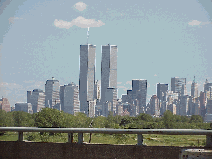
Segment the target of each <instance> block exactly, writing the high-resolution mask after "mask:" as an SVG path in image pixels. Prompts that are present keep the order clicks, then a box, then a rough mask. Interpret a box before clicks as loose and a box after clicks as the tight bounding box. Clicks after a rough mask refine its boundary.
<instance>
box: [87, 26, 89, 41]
mask: <svg viewBox="0 0 212 159" xmlns="http://www.w3.org/2000/svg"><path fill="white" fill-rule="evenodd" d="M88 38H89V27H88V31H87V44H88Z"/></svg>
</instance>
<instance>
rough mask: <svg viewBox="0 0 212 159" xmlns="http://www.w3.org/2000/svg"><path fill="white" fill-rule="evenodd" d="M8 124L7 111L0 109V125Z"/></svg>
mask: <svg viewBox="0 0 212 159" xmlns="http://www.w3.org/2000/svg"><path fill="white" fill-rule="evenodd" d="M5 126H8V123H7V112H6V111H4V110H0V127H5Z"/></svg>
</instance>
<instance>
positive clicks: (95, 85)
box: [94, 80, 100, 100]
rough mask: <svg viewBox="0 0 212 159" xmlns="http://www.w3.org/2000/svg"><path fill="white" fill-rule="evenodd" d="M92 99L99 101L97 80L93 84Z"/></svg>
mask: <svg viewBox="0 0 212 159" xmlns="http://www.w3.org/2000/svg"><path fill="white" fill-rule="evenodd" d="M94 99H97V100H100V82H99V81H98V80H96V81H95V84H94Z"/></svg>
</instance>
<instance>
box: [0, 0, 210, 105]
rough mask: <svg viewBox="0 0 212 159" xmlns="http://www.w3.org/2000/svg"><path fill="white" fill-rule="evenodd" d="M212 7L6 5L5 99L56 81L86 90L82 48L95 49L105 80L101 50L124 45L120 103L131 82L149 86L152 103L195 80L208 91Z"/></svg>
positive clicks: (2, 31) (2, 45) (0, 20)
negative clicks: (166, 90) (163, 88)
mask: <svg viewBox="0 0 212 159" xmlns="http://www.w3.org/2000/svg"><path fill="white" fill-rule="evenodd" d="M211 8H212V2H211V0H199V1H198V0H186V1H185V0H178V1H174V0H160V1H158V0H149V1H141V0H132V1H125V0H123V1H120V2H119V1H111V0H108V1H97V0H92V1H69V0H54V1H52V0H51V1H50V0H46V1H41V0H40V1H30V0H18V1H15V0H3V1H1V2H0V56H1V57H0V84H1V85H0V86H1V87H0V95H1V96H4V97H7V98H8V99H9V101H10V103H11V106H14V104H15V103H16V102H26V91H27V90H33V89H36V88H40V89H43V90H44V86H45V82H46V80H48V79H51V77H52V76H53V77H55V79H58V80H59V81H60V84H61V85H64V84H68V83H70V82H74V83H76V84H78V83H79V53H80V50H79V48H80V45H81V44H85V43H86V42H87V27H90V29H89V34H90V36H89V43H92V44H94V45H96V79H98V80H101V45H106V44H108V43H110V44H111V45H118V65H117V67H118V96H119V97H121V95H122V94H126V90H127V89H131V80H132V79H147V82H148V90H147V94H148V95H147V98H148V99H149V98H150V97H151V96H152V94H156V83H159V82H160V83H168V84H170V82H171V77H176V76H177V77H181V78H187V90H188V94H190V84H191V81H192V80H193V76H194V75H195V76H196V81H197V82H198V84H199V91H201V90H203V88H202V87H203V83H204V81H205V79H206V78H207V79H208V80H209V82H212V79H211V69H212V64H211V58H212V55H211V53H212V45H211V41H212V9H211Z"/></svg>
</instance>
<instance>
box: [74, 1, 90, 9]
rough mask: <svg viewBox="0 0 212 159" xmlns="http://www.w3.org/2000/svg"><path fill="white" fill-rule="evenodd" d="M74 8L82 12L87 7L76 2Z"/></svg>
mask: <svg viewBox="0 0 212 159" xmlns="http://www.w3.org/2000/svg"><path fill="white" fill-rule="evenodd" d="M74 7H75V8H76V9H77V10H79V11H83V10H85V9H86V7H87V5H86V4H85V3H83V2H78V3H76V4H75V5H74Z"/></svg>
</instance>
